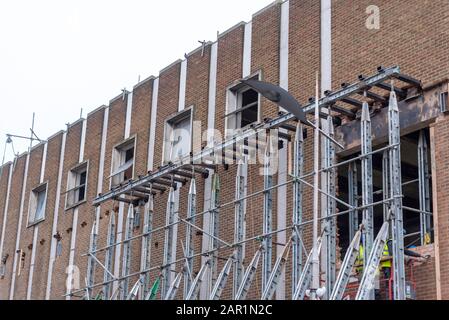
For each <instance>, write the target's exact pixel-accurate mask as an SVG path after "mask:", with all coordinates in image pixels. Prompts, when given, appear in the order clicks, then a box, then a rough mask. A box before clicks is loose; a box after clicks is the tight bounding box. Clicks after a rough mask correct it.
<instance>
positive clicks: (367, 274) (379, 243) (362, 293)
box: [355, 222, 389, 300]
mask: <svg viewBox="0 0 449 320" xmlns="http://www.w3.org/2000/svg"><path fill="white" fill-rule="evenodd" d="M388 226H389V225H388V222H384V224H383V225H382V228H381V229H380V231H379V234H378V235H377V237H376V240H375V241H374V243H373V247H372V250H371V254H370V256H369V259H368V261H367V263H366V267H365V270H364V272H363V276H362V280H361V281H360V286H359V290H358V291H357V295H356V297H355V299H356V300H368V299H370V297H371V292H372V290H373V286H374V278H375V276H376V272H377V269H378V267H379V263H380V259H381V258H382V253H383V250H384V248H385V244H386V242H387V237H388Z"/></svg>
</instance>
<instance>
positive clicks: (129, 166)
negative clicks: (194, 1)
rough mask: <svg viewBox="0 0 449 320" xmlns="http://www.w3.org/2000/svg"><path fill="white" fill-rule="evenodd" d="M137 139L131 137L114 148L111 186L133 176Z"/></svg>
mask: <svg viewBox="0 0 449 320" xmlns="http://www.w3.org/2000/svg"><path fill="white" fill-rule="evenodd" d="M135 141H136V139H135V138H131V139H128V140H127V141H125V142H123V143H121V144H120V145H118V146H116V147H115V148H114V151H113V155H112V174H111V177H110V178H111V187H114V186H117V185H119V184H120V183H122V182H124V181H128V180H131V179H132V178H133V176H134V152H135Z"/></svg>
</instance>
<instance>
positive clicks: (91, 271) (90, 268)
mask: <svg viewBox="0 0 449 320" xmlns="http://www.w3.org/2000/svg"><path fill="white" fill-rule="evenodd" d="M99 210H100V209H99V208H97V210H96V215H98V214H99ZM97 239H98V225H97V219H95V222H94V224H93V225H92V232H91V234H90V245H89V260H88V261H89V262H88V265H87V294H88V298H90V297H92V286H93V285H94V281H95V258H94V257H95V255H96V254H95V251H96V250H97Z"/></svg>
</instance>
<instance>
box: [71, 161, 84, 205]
mask: <svg viewBox="0 0 449 320" xmlns="http://www.w3.org/2000/svg"><path fill="white" fill-rule="evenodd" d="M86 187H87V162H84V163H82V164H80V165H78V166H77V167H75V168H73V169H72V170H70V172H69V176H68V179H67V192H66V210H67V209H70V208H73V207H75V206H77V205H79V204H81V203H83V202H85V201H86Z"/></svg>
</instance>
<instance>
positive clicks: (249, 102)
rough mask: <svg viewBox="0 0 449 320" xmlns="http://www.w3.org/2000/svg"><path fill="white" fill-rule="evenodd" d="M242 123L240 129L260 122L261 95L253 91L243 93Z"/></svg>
mask: <svg viewBox="0 0 449 320" xmlns="http://www.w3.org/2000/svg"><path fill="white" fill-rule="evenodd" d="M241 100H242V105H241V109H242V112H241V121H240V128H244V127H246V126H248V125H250V124H252V123H255V122H257V121H258V112H259V94H258V93H257V92H256V91H254V90H252V89H249V90H246V91H244V92H242V93H241Z"/></svg>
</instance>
